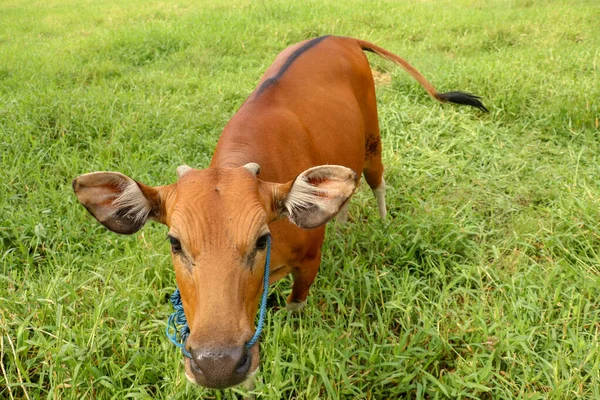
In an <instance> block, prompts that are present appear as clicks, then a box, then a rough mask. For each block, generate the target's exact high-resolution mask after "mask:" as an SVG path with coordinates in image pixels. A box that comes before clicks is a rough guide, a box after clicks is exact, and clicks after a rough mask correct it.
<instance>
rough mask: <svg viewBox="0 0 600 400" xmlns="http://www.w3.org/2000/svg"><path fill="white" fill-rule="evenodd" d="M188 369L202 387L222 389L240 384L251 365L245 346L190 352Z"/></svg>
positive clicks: (200, 349)
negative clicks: (189, 368) (190, 357)
mask: <svg viewBox="0 0 600 400" xmlns="http://www.w3.org/2000/svg"><path fill="white" fill-rule="evenodd" d="M191 355H192V359H191V360H190V367H191V370H192V373H193V374H194V377H195V378H196V381H197V382H198V383H200V384H201V385H202V386H206V387H211V388H215V389H222V388H226V387H229V386H233V385H237V384H239V383H242V382H243V381H244V380H245V379H246V377H247V375H248V371H249V370H250V365H252V356H251V354H250V352H249V351H248V349H246V346H241V347H227V348H199V349H193V350H192V351H191Z"/></svg>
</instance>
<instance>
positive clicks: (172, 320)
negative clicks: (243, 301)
mask: <svg viewBox="0 0 600 400" xmlns="http://www.w3.org/2000/svg"><path fill="white" fill-rule="evenodd" d="M270 274H271V235H269V236H267V256H266V259H265V272H264V276H263V292H262V297H261V301H260V314H259V316H258V325H257V327H256V330H255V331H254V336H252V339H250V340H249V341H248V343H246V348H247V349H250V348H251V347H252V346H254V345H255V344H256V342H258V339H259V338H260V335H261V334H262V331H263V327H264V325H265V315H266V313H267V294H268V292H269V276H270ZM170 300H171V303H172V304H173V308H174V309H175V311H174V312H173V313H172V314H171V315H170V316H169V320H168V321H167V329H166V334H167V337H168V338H169V340H170V341H171V342H172V343H173V344H174V345H175V346H177V347H179V348H180V349H181V352H182V353H183V355H184V356H186V357H187V358H192V355H191V354H190V352H189V351H188V350H187V349H186V348H185V342H186V341H187V338H188V336H189V335H190V327H189V326H188V323H187V319H186V318H185V313H184V312H183V303H182V302H181V293H180V292H179V288H177V289H175V292H173V294H172V295H171V297H170ZM177 326H179V327H180V328H179V340H178V339H177ZM171 331H173V333H171Z"/></svg>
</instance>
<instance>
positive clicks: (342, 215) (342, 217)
mask: <svg viewBox="0 0 600 400" xmlns="http://www.w3.org/2000/svg"><path fill="white" fill-rule="evenodd" d="M349 209H350V200H348V201H346V203H344V205H343V206H342V207H341V208H340V211H339V212H338V213H337V215H336V217H335V225H336V226H337V225H344V224H345V223H346V222H348V210H349Z"/></svg>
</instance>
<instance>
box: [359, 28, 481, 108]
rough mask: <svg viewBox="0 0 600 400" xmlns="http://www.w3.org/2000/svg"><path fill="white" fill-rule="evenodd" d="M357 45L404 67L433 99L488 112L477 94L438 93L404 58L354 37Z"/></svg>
mask: <svg viewBox="0 0 600 400" xmlns="http://www.w3.org/2000/svg"><path fill="white" fill-rule="evenodd" d="M355 40H356V41H357V42H358V44H359V46H360V47H361V48H362V49H363V50H364V51H369V52H371V53H375V54H377V55H379V56H381V57H383V58H387V59H388V60H390V61H393V62H395V63H396V64H398V65H400V66H401V67H402V68H404V70H405V71H406V72H408V73H409V74H410V76H412V77H413V78H415V79H416V81H417V82H419V83H420V84H421V86H423V87H424V88H425V90H427V93H429V95H430V96H431V97H433V98H434V99H436V100H437V101H439V102H442V103H447V102H449V103H456V104H465V105H468V106H471V107H477V108H479V109H480V110H482V111H485V112H488V109H487V108H485V106H484V105H483V103H482V102H481V101H480V100H479V99H480V97H479V96H475V95H473V94H470V93H464V92H446V93H439V92H438V91H437V90H435V88H434V87H433V85H432V84H431V83H429V82H428V81H427V79H425V77H424V76H423V75H421V73H420V72H419V71H417V70H416V69H415V68H414V67H413V66H412V65H410V64H409V63H408V62H407V61H406V60H405V59H403V58H401V57H399V56H397V55H395V54H394V53H391V52H389V51H387V50H386V49H384V48H381V47H379V46H377V45H375V44H373V43H369V42H366V41H364V40H360V39H355Z"/></svg>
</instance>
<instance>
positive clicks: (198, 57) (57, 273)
mask: <svg viewBox="0 0 600 400" xmlns="http://www.w3.org/2000/svg"><path fill="white" fill-rule="evenodd" d="M598 21H600V3H599V2H598V1H597V0H581V1H578V0H557V1H548V0H482V1H475V0H439V1H433V0H431V1H428V0H421V1H419V0H406V1H386V0H373V1H360V0H346V1H343V2H341V1H330V0H319V1H314V0H308V1H283V0H281V1H266V0H265V1H242V0H212V1H210V2H209V1H203V2H194V1H191V0H189V1H176V2H170V1H141V0H131V1H127V2H122V1H117V0H106V1H102V2H98V1H91V0H81V1H68V0H48V1H41V0H5V1H2V2H1V3H0V139H1V140H0V157H1V158H0V336H1V340H0V362H1V364H0V366H1V367H2V368H1V370H0V399H82V398H85V399H88V398H90V399H125V398H134V399H145V398H159V399H163V398H164V399H190V398H206V399H211V398H213V399H231V398H242V397H243V396H245V395H246V394H247V392H246V391H244V390H243V389H241V388H234V389H227V390H224V391H212V390H204V389H201V388H198V387H195V386H193V385H191V384H189V383H188V382H187V380H186V379H185V377H184V372H183V364H182V361H183V358H182V355H181V353H180V352H179V351H178V349H176V348H175V347H174V346H173V345H172V344H171V343H170V342H169V341H168V339H167V338H166V336H165V333H164V330H165V326H166V321H167V317H168V315H169V314H170V313H171V312H172V308H171V305H170V304H169V303H168V302H167V296H168V295H169V294H170V293H172V292H173V290H174V289H175V281H174V272H173V268H172V266H171V261H170V256H169V249H168V241H167V240H166V233H167V232H166V229H165V228H164V227H163V226H159V225H158V224H149V225H148V226H146V227H145V228H144V229H143V230H142V232H140V233H138V234H135V235H132V236H117V235H116V234H113V233H110V232H108V231H107V230H106V229H104V228H103V227H102V226H101V225H100V224H98V223H97V222H96V221H94V220H93V218H92V217H91V216H89V215H88V213H87V212H86V211H85V209H84V208H83V207H82V206H81V205H80V204H79V203H78V201H77V199H76V197H75V196H74V194H73V193H72V189H71V180H72V179H73V178H74V177H76V176H78V175H80V174H82V173H85V172H90V171H99V170H114V171H120V172H122V173H124V174H126V175H129V176H131V177H134V178H135V179H138V180H140V181H142V182H144V183H147V184H150V185H160V184H166V183H171V182H173V181H175V177H176V175H175V168H176V167H177V166H178V165H180V164H183V163H187V164H190V165H192V166H195V167H198V168H202V167H205V166H207V165H208V163H209V161H210V158H211V154H212V151H213V148H214V146H215V143H216V141H217V139H218V136H219V133H220V131H221V130H222V128H223V126H224V125H225V124H226V122H227V121H228V120H229V118H230V117H231V116H232V115H233V113H234V112H235V111H236V110H237V109H238V107H239V106H240V105H241V104H242V102H243V101H244V99H245V98H246V97H247V96H248V95H249V94H250V93H251V92H252V90H253V89H254V87H255V85H256V82H257V81H258V79H259V77H260V75H261V74H262V72H263V71H264V70H265V69H266V67H267V66H268V65H269V64H270V63H271V61H272V60H273V58H274V57H275V56H276V54H277V53H278V52H279V51H281V50H283V49H284V48H285V47H287V46H288V45H291V44H293V43H296V42H298V41H301V40H304V39H307V38H312V37H316V36H319V35H324V34H335V35H345V36H353V37H358V38H362V39H366V40H369V41H372V42H374V43H377V44H378V45H381V46H382V47H385V48H387V49H388V50H390V51H393V52H395V53H396V54H398V55H400V56H402V57H404V58H406V59H407V60H408V61H409V62H411V63H412V64H413V65H414V66H415V67H416V68H417V69H419V70H420V71H421V72H422V73H423V75H425V76H426V77H427V78H428V79H429V80H430V82H432V83H433V84H434V85H435V86H436V87H437V89H438V90H440V91H448V90H463V91H467V92H472V93H476V94H478V95H480V96H482V97H483V101H484V103H485V104H486V106H487V107H488V108H489V109H490V113H489V114H484V113H481V112H479V111H477V110H474V109H470V108H464V107H458V106H451V105H440V104H438V103H436V102H435V101H433V100H431V99H430V98H429V97H428V96H427V94H426V93H425V91H424V90H423V89H422V88H421V87H420V86H419V85H418V84H416V82H414V81H413V80H411V78H410V77H409V76H408V75H407V74H406V73H405V72H404V71H402V70H401V69H400V68H399V67H397V66H395V65H394V64H392V63H390V62H387V61H385V60H382V59H379V58H377V57H376V56H371V55H370V56H369V58H370V60H371V63H372V64H371V65H372V68H373V70H374V74H375V76H376V80H377V83H378V89H377V91H378V105H379V114H380V124H381V130H382V138H383V147H384V164H385V166H386V172H385V179H386V181H387V183H388V196H387V199H388V207H389V212H390V214H389V219H388V221H387V223H383V222H382V221H380V219H379V217H378V214H377V210H376V204H375V201H374V199H373V197H372V194H371V193H370V191H369V190H368V188H367V187H366V184H363V185H362V186H361V188H360V190H359V191H358V193H357V194H356V195H355V197H354V200H353V202H352V204H351V208H350V223H349V224H348V225H346V226H344V227H343V228H342V229H340V230H339V231H338V232H334V230H333V229H332V227H329V228H328V236H327V239H326V242H325V245H324V249H325V250H324V256H323V263H322V265H321V270H320V273H319V276H318V278H317V280H316V281H315V284H314V285H313V287H312V289H311V293H310V295H309V298H308V304H307V307H305V309H304V310H303V311H302V312H301V313H299V314H289V313H288V312H286V311H285V309H284V307H282V305H283V304H284V299H285V297H286V296H287V294H288V293H289V291H290V289H291V285H290V280H289V279H284V280H282V281H280V282H279V283H277V284H276V285H274V286H273V287H272V288H271V293H270V300H269V303H270V308H269V312H268V318H267V323H266V326H265V331H264V333H263V336H262V343H261V368H260V373H259V374H258V380H257V386H256V389H255V393H256V394H257V395H258V398H265V399H315V398H327V399H338V398H339V399H341V398H344V399H346V398H357V399H358V398H364V399H395V398H416V399H445V398H451V399H458V398H463V399H466V398H472V399H546V398H549V399H575V398H588V399H598V398H600V346H599V344H598V343H599V339H600V225H599V221H600V212H599V204H600V180H599V176H600V164H599V159H598V154H599V150H600V128H599V124H600V122H599V120H600V85H599V82H600V24H599V23H598Z"/></svg>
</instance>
